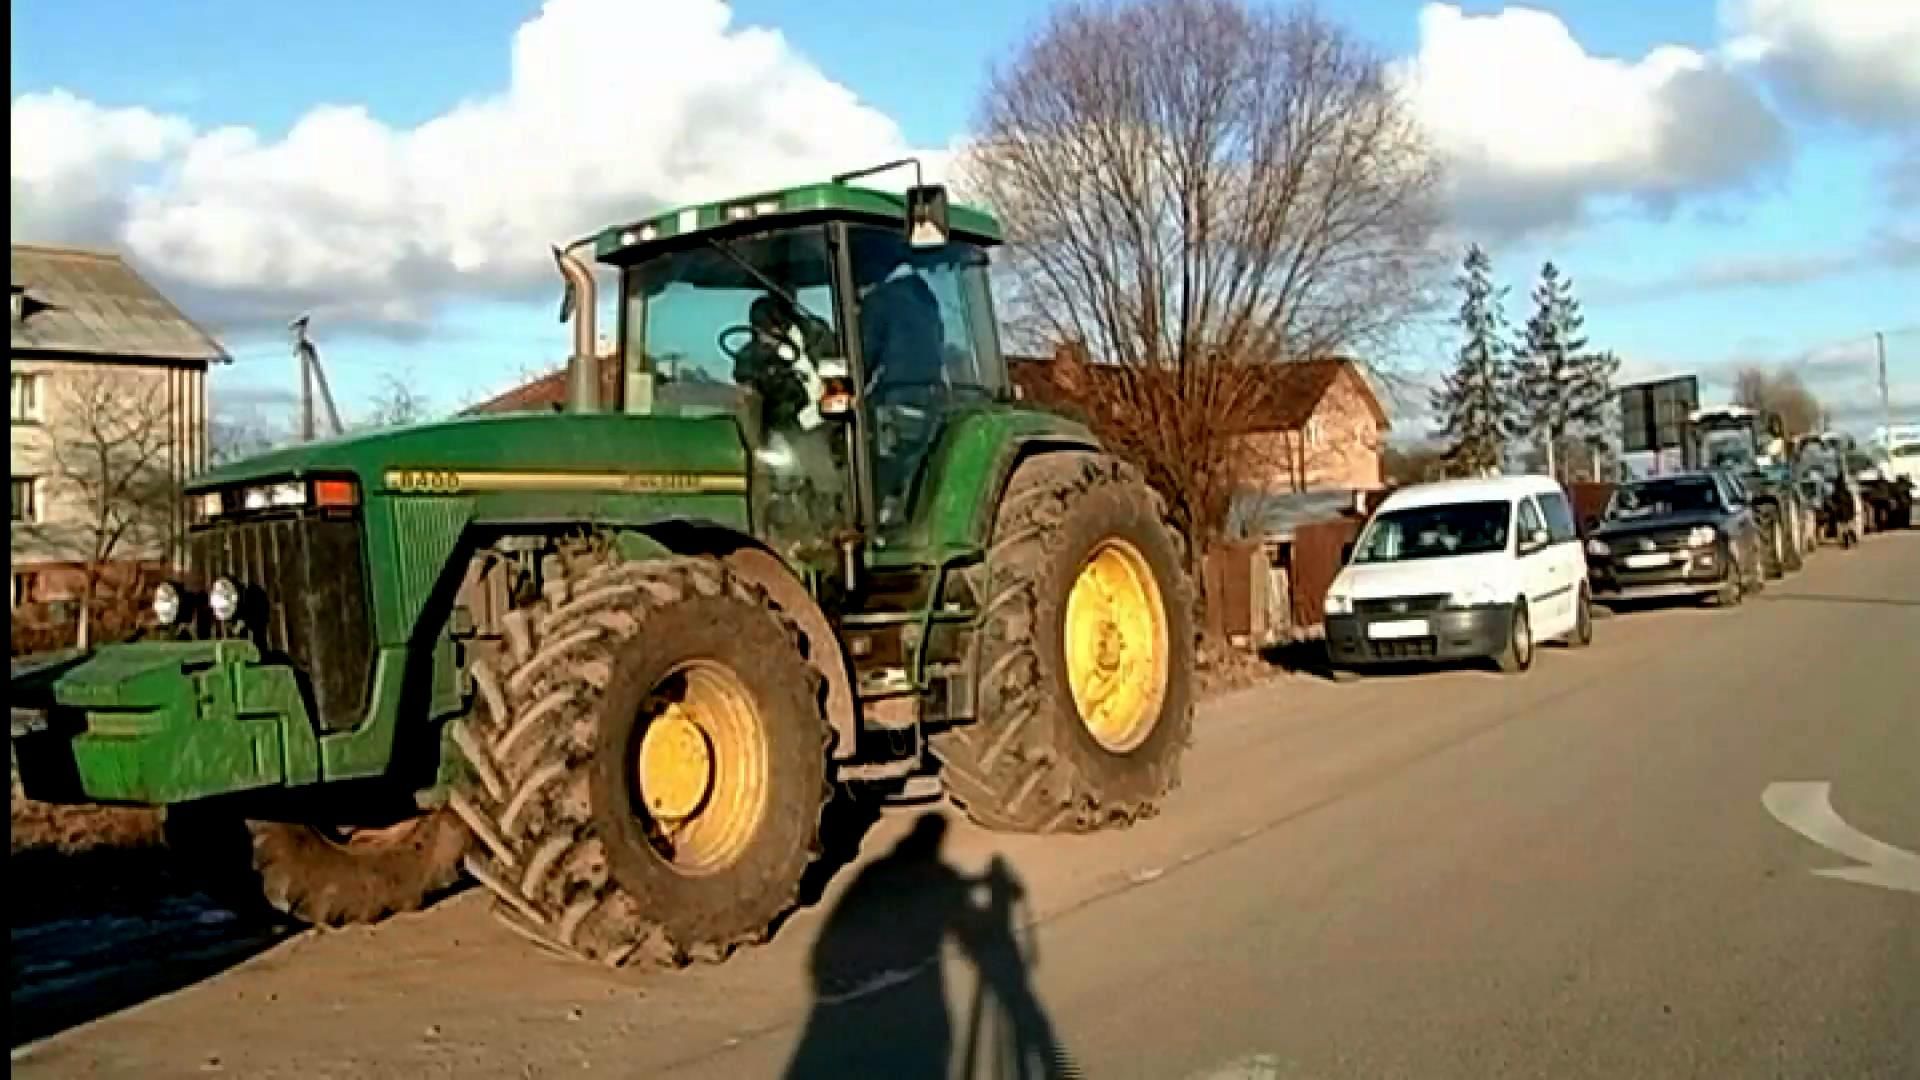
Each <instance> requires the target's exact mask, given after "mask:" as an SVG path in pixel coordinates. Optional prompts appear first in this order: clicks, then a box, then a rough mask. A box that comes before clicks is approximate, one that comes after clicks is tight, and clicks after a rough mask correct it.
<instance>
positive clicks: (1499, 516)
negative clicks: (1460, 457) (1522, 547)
mask: <svg viewBox="0 0 1920 1080" xmlns="http://www.w3.org/2000/svg"><path fill="white" fill-rule="evenodd" d="M1512 515H1513V506H1512V504H1511V503H1508V502H1507V501H1505V500H1504V499H1501V500H1494V501H1490V502H1468V503H1447V504H1444V505H1440V506H1415V507H1409V508H1407V509H1405V510H1390V511H1387V512H1385V513H1382V514H1379V515H1377V516H1376V517H1375V518H1374V519H1373V524H1372V525H1370V526H1368V527H1367V534H1366V536H1365V537H1363V538H1362V539H1361V541H1360V546H1359V548H1358V549H1357V550H1356V551H1355V552H1354V557H1353V561H1354V562H1356V563H1389V562H1411V561H1413V560H1415V559H1444V558H1448V557H1450V556H1454V555H1485V554H1487V553H1489V552H1495V551H1505V550H1506V549H1507V526H1508V520H1509V519H1510V518H1511V517H1512Z"/></svg>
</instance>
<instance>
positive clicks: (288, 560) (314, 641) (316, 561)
mask: <svg viewBox="0 0 1920 1080" xmlns="http://www.w3.org/2000/svg"><path fill="white" fill-rule="evenodd" d="M360 537H361V526H360V522H359V521H356V520H338V519H323V518H307V517H277V518H271V519H264V520H254V521H244V520H243V521H227V522H221V523H217V524H214V525H211V526H208V527H206V528H204V529H199V530H196V531H194V532H193V533H191V534H190V535H189V537H188V541H187V550H188V557H189V560H190V562H191V565H192V567H193V570H194V573H195V576H196V577H197V578H198V579H199V583H200V585H201V586H202V587H203V588H204V587H205V586H206V585H207V584H210V583H211V582H212V581H213V579H214V578H216V577H221V576H226V577H229V578H232V579H233V581H234V583H235V584H237V585H239V586H240V588H241V592H242V595H243V596H244V597H245V600H244V602H243V606H242V609H241V618H242V619H243V620H244V621H245V623H246V630H247V632H248V635H249V636H250V637H251V638H252V639H253V640H254V641H255V642H256V643H258V644H259V646H260V649H261V652H262V653H263V654H265V655H268V656H276V657H279V658H284V659H285V660H286V661H287V662H288V663H290V664H292V665H293V668H294V670H296V671H297V672H299V673H300V676H301V680H302V682H303V683H304V684H305V687H306V689H307V690H308V692H309V693H310V694H311V695H312V698H311V705H312V707H313V708H314V709H315V710H316V718H317V719H318V720H319V722H320V726H321V727H322V728H323V729H325V730H329V731H340V730H344V729H347V728H352V727H356V726H358V725H359V723H360V721H361V719H362V717H363V715H364V714H365V712H366V698H367V687H368V683H369V681H370V679H371V675H372V667H373V632H372V631H373V627H372V624H371V620H370V619H369V617H368V601H367V587H366V568H365V559H364V556H363V554H362V547H361V543H360Z"/></svg>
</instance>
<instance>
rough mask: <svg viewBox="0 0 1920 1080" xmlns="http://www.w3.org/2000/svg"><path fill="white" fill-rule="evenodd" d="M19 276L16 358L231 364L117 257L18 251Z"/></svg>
mask: <svg viewBox="0 0 1920 1080" xmlns="http://www.w3.org/2000/svg"><path fill="white" fill-rule="evenodd" d="M12 269H13V282H12V284H13V294H14V310H15V312H16V317H15V318H14V319H13V351H14V352H15V353H23V352H35V353H53V354H74V355H82V356H104V357H125V358H128V359H148V360H198V361H203V362H209V363H214V362H219V363H224V362H226V361H227V360H228V359H230V358H229V357H228V355H227V351H226V350H225V349H223V348H221V347H220V343H219V342H217V341H215V340H214V339H213V338H212V336H210V335H209V334H208V333H207V332H206V331H204V330H202V329H200V327H198V326H196V325H195V324H194V322H193V320H191V319H189V318H187V317H186V315H184V314H182V313H181V311H180V309H179V308H177V307H175V306H173V304H172V302H171V301H169V300H168V299H167V298H166V297H164V296H162V295H160V293H159V291H158V290H156V289H155V288H154V287H153V286H152V285H150V284H148V283H147V280H146V279H145V278H143V277H141V276H140V275H139V274H138V273H137V272H135V271H134V269H133V267H131V266H128V265H127V263H126V261H125V260H124V259H122V258H121V257H120V256H118V255H115V254H111V253H109V252H100V251H83V250H80V249H77V248H56V247H39V246H35V245H30V244H15V245H13V267H12Z"/></svg>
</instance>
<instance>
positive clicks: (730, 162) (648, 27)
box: [12, 0, 906, 328]
mask: <svg viewBox="0 0 1920 1080" xmlns="http://www.w3.org/2000/svg"><path fill="white" fill-rule="evenodd" d="M616 43H618V44H619V46H620V49H625V50H626V52H625V53H622V52H620V51H619V50H618V49H615V48H614V46H615V45H616ZM76 118H78V119H76ZM905 149H906V142H905V139H904V137H903V136H902V134H901V131H900V129H899V127H898V126H897V125H896V124H895V123H894V122H893V121H892V120H891V119H890V118H889V117H887V116H886V115H884V114H882V113H881V112H879V111H877V110H875V109H873V108H872V107H870V106H868V105H866V104H864V103H862V102H861V101H860V100H859V99H858V98H857V97H856V95H855V94H854V93H853V92H852V91H850V90H849V89H847V88H846V87H845V86H842V85H840V84H839V83H836V82H834V81H833V80H831V79H830V78H828V77H827V76H826V75H824V74H823V73H822V72H821V71H820V70H819V69H818V68H816V67H815V66H814V65H813V64H812V63H811V62H809V61H808V60H807V59H805V58H804V57H803V56H801V55H800V54H799V53H797V52H796V51H795V50H794V49H793V48H792V46H791V45H790V44H789V43H788V42H787V41H786V40H785V39H784V38H783V37H782V36H781V35H780V34H779V33H778V32H776V31H771V30H767V29H763V28H758V27H743V26H735V25H733V22H732V11H731V9H730V8H729V6H728V5H727V4H726V3H725V2H724V0H548V2H547V3H546V4H545V6H544V7H543V9H542V10H541V12H540V13H539V14H538V15H537V16H535V17H533V18H532V19H530V20H529V21H528V22H526V23H525V24H523V25H522V26H521V27H520V28H519V30H518V31H517V33H516V35H515V37H514V41H513V50H512V67H511V71H510V73H509V78H508V81H507V85H506V87H505V88H504V89H502V90H499V91H498V92H496V93H493V94H491V95H488V96H483V97H478V98H474V99H470V100H468V101H467V102H465V103H463V104H461V105H459V106H457V107H456V108H454V109H452V110H450V111H448V112H446V113H444V114H442V115H440V116H436V117H434V118H432V119H430V120H428V121H426V122H425V123H422V124H420V125H419V126H417V127H412V128H396V127H393V126H391V125H389V124H387V123H385V122H383V121H382V120H380V119H379V118H378V117H376V116H373V115H372V114H370V113H369V112H368V111H367V110H366V109H365V108H363V107H361V106H357V105H323V106H319V107H316V108H314V109H313V110H311V111H310V112H308V113H307V114H306V115H305V116H303V117H302V118H301V119H300V120H299V121H298V122H297V123H296V124H294V126H293V127H292V129H291V130H289V131H287V132H286V133H285V134H284V135H282V136H280V137H278V138H273V137H269V136H266V135H263V134H262V133H260V132H257V131H253V130H249V129H245V128H220V129H216V130H210V131H201V132H194V131H193V130H192V129H191V128H190V127H189V126H188V125H187V124H186V122H185V121H184V120H181V119H179V118H176V117H165V116H158V115H155V114H153V113H151V112H148V111H146V110H144V109H102V108H100V107H98V106H95V105H92V104H90V103H87V102H84V101H80V100H79V99H77V98H74V97H72V96H71V95H68V94H64V93H55V94H52V95H27V96H23V97H18V98H15V99H14V102H13V157H14V165H13V207H12V209H13V215H14V223H15V232H16V235H19V234H21V233H23V232H24V233H27V234H33V235H38V236H40V237H41V238H44V239H49V240H68V239H71V238H73V237H74V236H76V235H78V234H79V233H81V232H90V233H91V234H92V235H99V234H105V235H107V236H109V237H111V238H114V239H117V241H118V242H119V243H120V244H121V245H122V246H124V247H125V248H127V249H128V250H130V251H131V252H132V253H133V254H134V255H135V256H136V257H137V258H138V259H139V260H141V262H142V263H143V264H144V265H146V266H148V267H150V268H151V269H153V270H154V271H155V272H156V274H158V275H159V276H161V277H162V278H164V279H165V280H166V281H167V282H168V283H169V284H170V285H172V286H173V287H174V288H177V289H181V290H184V291H185V292H186V294H187V296H188V297H190V298H195V299H198V300H199V301H200V302H201V303H203V304H205V305H211V306H212V310H210V311H207V316H208V317H209V318H211V319H213V320H214V321H216V322H222V323H226V324H228V325H233V324H235V323H255V324H258V325H266V324H270V323H271V324H279V323H284V321H285V320H286V319H287V318H289V317H290V316H291V315H293V314H294V313H296V312H297V311H299V310H302V309H312V310H314V311H315V312H316V313H317V314H326V315H330V316H332V317H333V319H334V320H353V321H363V322H374V323H382V324H386V325H389V326H398V327H407V326H412V327H416V328H417V327H419V326H421V325H422V324H424V323H425V322H426V321H428V320H429V319H430V318H431V315H432V312H433V310H434V308H435V306H436V305H437V303H438V302H439V301H440V300H442V299H444V298H446V297H448V296H450V295H452V294H455V293H476V292H489V291H493V292H515V291H519V290H524V289H526V288H529V287H538V286H539V285H541V284H542V283H544V282H545V281H546V280H547V278H548V277H549V276H551V274H552V269H551V262H550V260H549V257H548V255H547V246H548V245H549V244H551V243H553V242H555V241H558V240H566V239H571V238H573V237H575V236H578V235H580V234H582V233H584V232H586V231H588V230H591V229H593V228H595V227H598V226H601V225H605V224H610V223H613V222H616V221H620V220H625V219H628V218H631V217H634V216H638V215H640V214H644V213H647V212H651V211H655V210H658V209H660V208H661V207H663V206H665V205H669V204H673V203H680V202H686V201H696V200H700V199H704V198H712V197H719V196H721V195H723V194H725V193H728V192H734V191H750V190H755V189H759V188H765V187H774V186H782V185H785V184H789V183H795V182H802V181H805V180H809V179H815V178H818V177H821V176H824V175H827V174H829V173H831V172H833V171H835V170H839V169H844V168H849V167H857V166H860V165H866V164H873V163H876V162H878V161H880V160H884V159H885V158H887V157H888V156H891V155H897V154H900V153H902V152H904V151H905ZM23 160H24V165H23ZM156 164H157V165H159V166H160V168H158V169H157V170H150V171H151V172H152V173H153V175H150V176H148V177H147V182H146V183H144V184H143V185H141V186H137V187H129V186H128V185H129V182H130V177H129V174H128V171H127V169H128V167H129V166H143V165H145V166H152V165H156ZM76 178H82V180H83V181H84V182H79V183H76ZM115 193H123V194H122V195H121V197H120V198H119V199H117V200H116V199H114V198H113V196H114V194H115Z"/></svg>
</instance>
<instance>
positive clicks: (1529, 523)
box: [1515, 496, 1546, 546]
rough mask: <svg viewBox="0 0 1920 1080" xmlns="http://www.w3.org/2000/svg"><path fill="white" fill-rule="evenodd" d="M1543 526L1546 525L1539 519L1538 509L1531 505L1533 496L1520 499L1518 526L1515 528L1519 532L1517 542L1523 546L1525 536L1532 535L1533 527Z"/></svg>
mask: <svg viewBox="0 0 1920 1080" xmlns="http://www.w3.org/2000/svg"><path fill="white" fill-rule="evenodd" d="M1544 528H1546V526H1545V525H1544V524H1542V523H1541V521H1540V511H1539V510H1538V509H1536V508H1535V507H1534V505H1533V497H1532V496H1528V497H1527V498H1525V499H1522V500H1520V528H1518V529H1517V530H1515V532H1517V533H1518V534H1519V536H1518V538H1517V542H1518V543H1519V544H1520V545H1522V546H1524V545H1525V544H1526V542H1527V537H1529V536H1532V535H1533V531H1534V530H1535V529H1544Z"/></svg>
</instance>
